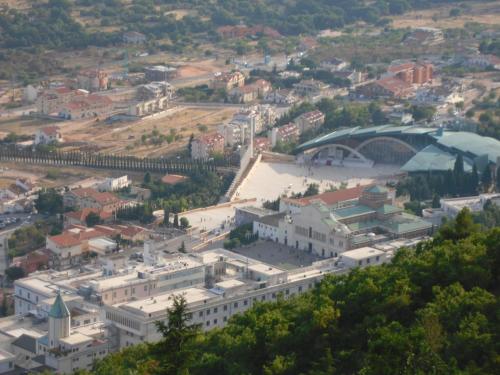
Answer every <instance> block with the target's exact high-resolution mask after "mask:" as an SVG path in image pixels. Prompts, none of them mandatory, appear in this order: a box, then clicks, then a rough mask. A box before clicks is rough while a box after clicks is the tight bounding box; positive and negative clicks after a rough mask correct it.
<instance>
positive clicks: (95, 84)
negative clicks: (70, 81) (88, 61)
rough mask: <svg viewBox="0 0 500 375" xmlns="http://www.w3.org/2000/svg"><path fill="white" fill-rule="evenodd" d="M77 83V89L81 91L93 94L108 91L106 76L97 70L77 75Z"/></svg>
mask: <svg viewBox="0 0 500 375" xmlns="http://www.w3.org/2000/svg"><path fill="white" fill-rule="evenodd" d="M77 81H78V88H80V89H82V90H86V91H90V92H94V91H102V90H107V89H108V74H107V73H105V72H103V71H101V70H99V69H92V70H86V71H82V72H80V73H78V76H77Z"/></svg>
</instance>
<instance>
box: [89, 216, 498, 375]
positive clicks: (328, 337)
mask: <svg viewBox="0 0 500 375" xmlns="http://www.w3.org/2000/svg"><path fill="white" fill-rule="evenodd" d="M499 278H500V228H498V227H497V228H494V229H491V230H488V231H481V230H480V228H479V227H478V226H477V225H476V224H474V223H473V221H472V217H471V216H470V214H469V213H468V212H467V211H463V212H462V213H461V214H460V215H459V216H458V217H457V220H456V222H452V223H449V224H447V225H445V226H444V227H443V228H442V230H441V231H440V232H439V234H438V235H437V236H436V237H435V239H434V240H433V241H431V242H429V243H426V244H424V245H422V246H420V247H419V248H417V249H416V250H402V251H400V252H399V253H398V254H397V256H396V257H395V259H394V261H393V262H392V263H391V264H388V265H384V266H381V267H372V268H367V269H362V270H355V271H353V272H351V273H350V274H348V275H344V276H330V277H327V278H326V279H325V280H324V281H322V282H321V283H320V284H318V285H317V287H316V288H315V289H314V290H313V291H311V292H308V293H305V294H303V295H300V296H298V297H295V298H292V299H289V300H284V299H280V300H278V302H275V303H260V304H258V305H257V306H255V307H253V308H252V309H251V310H249V311H247V312H246V313H244V314H240V315H236V316H234V317H233V318H232V319H231V320H230V322H229V324H228V325H227V326H226V327H225V328H224V329H218V330H213V331H210V332H209V333H205V334H203V333H200V332H199V331H198V328H197V327H189V326H187V324H186V322H187V320H186V319H187V318H188V315H187V314H186V313H185V302H184V301H183V300H182V299H181V298H178V299H176V300H175V304H174V307H173V308H172V310H171V311H169V312H168V314H169V318H170V320H169V321H170V323H169V324H159V325H158V326H159V328H160V329H161V332H162V333H163V334H164V339H163V340H162V341H161V342H159V343H157V344H143V345H139V346H135V347H130V348H127V349H125V350H123V351H121V352H119V353H115V354H112V355H110V356H108V357H107V358H106V359H105V360H103V361H102V362H100V363H98V364H97V365H96V366H95V369H94V370H93V372H92V373H95V374H102V375H109V374H204V375H207V374H208V375H210V374H214V375H215V374H217V375H222V374H234V375H236V374H237V375H242V374H263V375H278V374H280V375H282V374H290V375H292V374H294V375H295V374H384V375H388V374H478V375H479V374H496V373H498V372H497V371H498V368H499V365H500V363H499V362H500V356H499V345H500V338H499V332H500V331H499V328H500V325H499V319H500V316H499V314H498V312H499V311H500V310H499V307H500V306H499V302H500V301H499V298H498V292H499V289H498V287H499V284H498V282H499ZM495 369H497V370H495Z"/></svg>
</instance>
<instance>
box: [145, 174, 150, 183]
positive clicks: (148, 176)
mask: <svg viewBox="0 0 500 375" xmlns="http://www.w3.org/2000/svg"><path fill="white" fill-rule="evenodd" d="M150 182H151V173H149V172H146V174H145V175H144V183H145V184H149V183H150Z"/></svg>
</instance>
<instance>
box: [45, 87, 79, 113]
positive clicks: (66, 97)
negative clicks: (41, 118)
mask: <svg viewBox="0 0 500 375" xmlns="http://www.w3.org/2000/svg"><path fill="white" fill-rule="evenodd" d="M85 95H86V93H85V91H82V90H71V89H69V88H67V87H56V88H53V89H48V90H45V91H44V92H43V93H42V94H41V95H39V96H38V98H37V99H36V110H37V112H39V113H43V114H45V115H50V114H58V113H59V112H60V111H61V109H62V108H63V106H64V105H65V104H67V103H69V102H71V101H72V100H74V99H76V98H80V97H84V96H85Z"/></svg>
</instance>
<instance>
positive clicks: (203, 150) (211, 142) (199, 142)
mask: <svg viewBox="0 0 500 375" xmlns="http://www.w3.org/2000/svg"><path fill="white" fill-rule="evenodd" d="M223 152H224V136H223V135H221V134H219V133H213V134H207V135H203V136H201V137H199V138H195V139H194V140H193V142H192V144H191V157H192V158H193V159H208V158H209V157H211V156H212V155H213V154H221V153H223Z"/></svg>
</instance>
